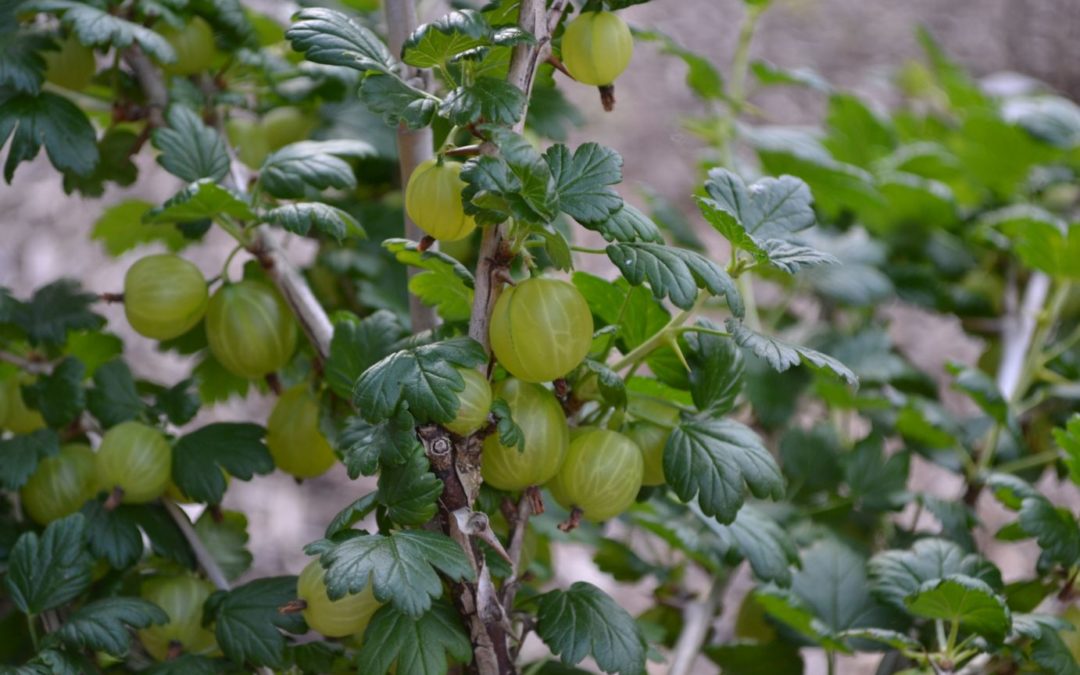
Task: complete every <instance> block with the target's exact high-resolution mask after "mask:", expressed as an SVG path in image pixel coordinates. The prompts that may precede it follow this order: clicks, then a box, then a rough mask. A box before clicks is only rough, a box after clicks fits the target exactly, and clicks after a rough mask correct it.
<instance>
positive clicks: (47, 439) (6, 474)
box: [0, 429, 60, 492]
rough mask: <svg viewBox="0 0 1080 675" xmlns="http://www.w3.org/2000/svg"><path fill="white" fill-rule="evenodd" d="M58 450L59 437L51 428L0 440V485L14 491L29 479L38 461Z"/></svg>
mask: <svg viewBox="0 0 1080 675" xmlns="http://www.w3.org/2000/svg"><path fill="white" fill-rule="evenodd" d="M58 452H60V437H59V436H57V434H56V432H55V431H53V430H52V429H38V430H37V431H34V432H31V433H29V434H17V435H15V436H12V437H11V438H7V439H4V440H0V487H2V488H4V489H5V490H11V491H12V492H14V491H15V490H18V489H19V488H21V487H22V486H23V485H26V481H28V480H30V476H32V475H33V473H34V471H35V470H36V469H37V465H38V462H40V461H41V460H43V459H45V458H46V457H52V456H53V455H55V454H56V453H58Z"/></svg>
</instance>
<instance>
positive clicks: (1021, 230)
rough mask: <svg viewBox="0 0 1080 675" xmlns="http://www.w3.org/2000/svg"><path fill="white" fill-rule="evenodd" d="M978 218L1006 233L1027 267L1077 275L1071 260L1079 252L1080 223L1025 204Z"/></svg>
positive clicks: (1056, 274) (1061, 275) (1064, 275)
mask: <svg viewBox="0 0 1080 675" xmlns="http://www.w3.org/2000/svg"><path fill="white" fill-rule="evenodd" d="M981 222H982V224H983V225H984V226H986V227H993V228H996V229H998V230H1001V231H1002V232H1003V233H1005V234H1006V235H1007V236H1008V237H1009V238H1010V239H1011V240H1012V242H1013V246H1014V247H1015V250H1016V254H1017V255H1019V256H1020V259H1021V260H1023V261H1024V263H1025V264H1026V265H1028V266H1029V267H1033V268H1035V269H1037V270H1042V271H1043V272H1046V273H1047V274H1049V275H1050V276H1052V277H1058V278H1069V279H1076V278H1078V273H1077V271H1076V269H1075V265H1073V261H1074V260H1075V259H1076V256H1077V255H1080V225H1077V224H1072V225H1070V224H1067V223H1066V222H1065V221H1063V220H1062V219H1061V218H1059V217H1058V216H1056V215H1054V214H1052V213H1049V212H1047V211H1044V210H1043V209H1040V208H1039V207H1036V206H1030V205H1027V204H1023V205H1016V206H1011V207H1006V208H1004V209H1000V210H998V211H994V212H991V213H989V214H987V215H985V216H984V217H983V218H982V221H981Z"/></svg>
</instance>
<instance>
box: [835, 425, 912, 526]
mask: <svg viewBox="0 0 1080 675" xmlns="http://www.w3.org/2000/svg"><path fill="white" fill-rule="evenodd" d="M910 463H911V456H910V454H909V453H908V452H905V451H903V450H901V451H900V452H896V453H894V454H893V455H891V456H889V457H886V456H885V452H884V448H883V443H882V438H881V436H880V435H879V434H871V435H870V436H867V437H866V438H864V439H863V440H861V441H859V443H858V444H857V445H856V446H855V448H854V450H852V452H851V453H850V454H848V455H847V456H846V457H844V462H843V469H844V480H845V481H846V482H847V484H848V486H849V488H850V490H851V496H852V498H853V499H854V500H855V502H856V504H858V505H859V506H861V507H863V508H867V509H872V510H876V511H891V510H899V509H902V508H903V507H904V505H905V504H907V503H908V501H910V499H911V495H910V494H909V493H908V491H907V479H908V467H909V465H910Z"/></svg>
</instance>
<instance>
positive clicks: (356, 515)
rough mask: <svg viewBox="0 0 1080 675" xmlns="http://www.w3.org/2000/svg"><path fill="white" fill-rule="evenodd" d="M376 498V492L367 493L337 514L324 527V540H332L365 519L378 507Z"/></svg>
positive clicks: (377, 494)
mask: <svg viewBox="0 0 1080 675" xmlns="http://www.w3.org/2000/svg"><path fill="white" fill-rule="evenodd" d="M378 496H379V493H378V491H375V492H369V493H367V494H366V495H364V496H363V497H361V498H360V499H357V500H356V501H354V502H353V503H352V504H349V505H348V506H346V507H345V508H344V509H342V510H341V511H340V512H338V514H337V515H336V516H334V519H333V520H331V521H330V524H329V525H327V526H326V535H325V536H326V538H327V539H332V538H333V537H334V535H336V534H338V533H339V532H345V531H346V530H348V529H349V528H351V527H352V526H353V525H354V524H355V523H356V522H357V521H359V520H362V519H363V518H366V517H367V515H368V514H369V513H371V512H372V511H374V510H375V507H376V506H378V505H379V502H378Z"/></svg>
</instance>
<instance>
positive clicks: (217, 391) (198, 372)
mask: <svg viewBox="0 0 1080 675" xmlns="http://www.w3.org/2000/svg"><path fill="white" fill-rule="evenodd" d="M192 375H193V376H194V378H195V383H196V384H197V385H198V387H199V398H200V399H202V401H203V403H206V404H208V405H210V404H214V403H217V402H218V401H227V400H229V399H230V398H232V397H233V396H244V395H246V394H247V392H248V389H249V388H250V387H251V380H248V379H247V378H246V377H240V376H239V375H234V374H233V373H230V372H229V371H227V370H225V366H223V365H221V363H220V362H219V361H218V360H217V359H215V358H214V356H213V354H210V353H209V352H204V353H203V357H202V360H201V361H200V362H199V364H198V365H197V366H195V369H194V370H193V371H192Z"/></svg>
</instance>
